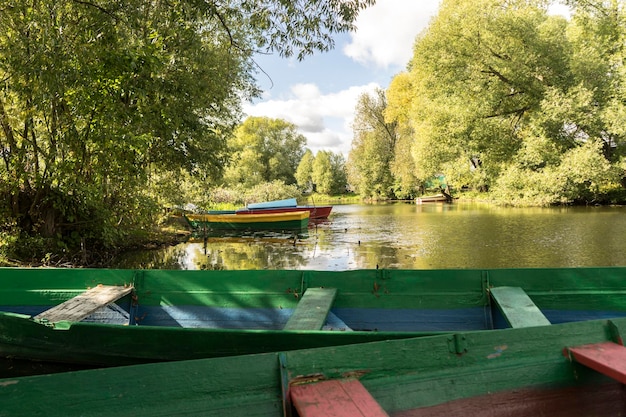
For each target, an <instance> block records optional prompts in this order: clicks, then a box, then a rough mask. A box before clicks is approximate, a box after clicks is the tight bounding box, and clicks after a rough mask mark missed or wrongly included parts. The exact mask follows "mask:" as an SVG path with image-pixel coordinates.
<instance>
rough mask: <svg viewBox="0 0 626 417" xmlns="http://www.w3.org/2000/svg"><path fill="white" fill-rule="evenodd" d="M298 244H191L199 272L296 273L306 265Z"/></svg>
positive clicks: (287, 239) (213, 240)
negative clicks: (291, 271)
mask: <svg viewBox="0 0 626 417" xmlns="http://www.w3.org/2000/svg"><path fill="white" fill-rule="evenodd" d="M299 242H300V240H299V239H297V238H294V237H290V236H286V237H283V238H280V237H275V238H267V237H264V238H248V239H242V238H233V239H227V238H209V239H207V240H206V242H202V243H193V244H190V245H193V247H194V249H195V256H194V263H195V266H196V268H198V269H211V270H215V269H228V270H241V269H298V268H300V267H302V266H303V265H305V264H306V262H307V259H306V258H305V257H304V256H303V255H302V253H301V252H302V250H303V247H302V245H301V244H299Z"/></svg>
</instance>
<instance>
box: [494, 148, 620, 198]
mask: <svg viewBox="0 0 626 417" xmlns="http://www.w3.org/2000/svg"><path fill="white" fill-rule="evenodd" d="M554 155H556V153H555V154H554ZM530 159H531V160H532V158H530ZM546 160H550V158H546ZM526 161H528V159H527V158H522V159H520V160H519V164H517V165H511V166H509V167H508V168H507V170H506V171H505V172H504V173H503V174H502V175H501V176H500V177H499V178H498V181H497V184H496V186H495V187H494V190H493V192H494V196H495V197H497V198H498V199H499V200H500V201H505V202H507V203H509V204H512V205H550V204H568V203H576V202H579V203H585V204H591V203H598V202H602V201H603V200H604V197H603V194H605V193H606V192H608V191H609V190H613V189H616V188H617V187H619V178H620V171H621V170H620V169H617V168H615V167H613V166H611V164H610V163H609V161H607V160H606V158H605V157H604V155H603V147H602V143H601V141H599V140H598V141H589V142H586V143H585V144H583V145H582V146H579V147H576V148H573V149H570V150H568V151H566V152H565V153H563V154H561V155H559V157H558V159H552V161H553V162H552V163H550V164H546V165H543V164H542V165H541V166H537V165H536V164H527V163H525V162H526Z"/></svg>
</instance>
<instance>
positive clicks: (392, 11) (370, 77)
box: [244, 0, 562, 159]
mask: <svg viewBox="0 0 626 417" xmlns="http://www.w3.org/2000/svg"><path fill="white" fill-rule="evenodd" d="M439 4H440V0H377V1H376V4H375V5H374V6H372V7H369V8H367V9H365V10H363V11H361V13H360V14H359V16H358V18H357V20H356V22H355V24H356V27H357V30H356V31H355V32H352V33H347V34H341V35H337V36H336V37H335V48H334V49H333V50H331V51H329V52H325V53H322V52H317V53H315V55H313V56H309V57H307V58H305V59H304V60H303V61H301V62H298V61H297V59H295V58H293V59H291V58H290V59H285V58H280V57H279V56H278V55H271V56H257V57H256V58H255V60H256V62H257V64H258V65H259V68H260V69H261V70H262V72H259V74H258V76H257V80H258V84H259V86H260V88H261V89H262V90H263V95H262V97H261V98H260V99H257V100H255V101H253V102H252V103H246V104H245V105H244V113H245V114H246V115H248V116H264V117H270V118H278V119H284V120H287V121H288V122H291V123H293V124H294V125H296V126H297V127H298V131H299V132H300V133H302V134H303V135H304V136H305V137H306V139H307V145H306V146H307V148H309V149H311V151H313V153H314V154H315V153H317V152H318V151H319V150H328V151H332V152H334V153H341V154H343V155H344V156H345V157H346V159H347V157H348V153H349V152H350V147H351V143H352V127H351V126H352V121H353V119H354V109H355V107H356V104H357V101H358V98H359V96H360V95H361V94H363V93H365V92H373V91H374V90H375V89H376V88H377V87H379V88H383V89H386V88H387V87H388V86H389V83H390V82H391V80H392V78H393V77H394V75H396V74H397V73H399V72H401V71H403V70H404V69H405V68H406V65H407V64H408V62H409V60H410V59H411V56H412V50H413V43H414V41H415V38H416V36H417V35H418V34H419V33H420V32H422V31H423V30H424V29H426V27H427V26H428V24H429V22H430V21H431V19H432V18H434V17H435V16H436V14H437V10H438V8H439ZM561 11H562V10H561V9H560V8H559V9H555V12H561Z"/></svg>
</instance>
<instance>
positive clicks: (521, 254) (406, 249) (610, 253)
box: [115, 203, 626, 270]
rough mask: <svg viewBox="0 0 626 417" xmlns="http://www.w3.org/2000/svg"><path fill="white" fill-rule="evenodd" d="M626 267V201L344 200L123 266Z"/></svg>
mask: <svg viewBox="0 0 626 417" xmlns="http://www.w3.org/2000/svg"><path fill="white" fill-rule="evenodd" d="M614 265H626V207H558V208H502V207H494V206H491V205H485V204H480V203H454V204H443V203H434V204H423V205H416V204H409V203H389V204H376V205H336V206H335V207H334V208H333V212H332V214H331V216H330V218H329V219H328V221H325V222H323V223H320V224H317V225H315V226H311V227H309V229H308V232H307V233H306V234H304V235H302V236H299V237H297V238H294V237H293V236H290V235H281V234H275V235H270V236H263V237H259V236H238V237H209V238H207V239H206V241H205V240H204V239H202V238H199V239H195V240H191V241H190V242H188V243H184V244H180V245H177V246H174V247H170V248H167V249H161V250H155V251H149V252H146V251H144V252H138V253H129V254H126V255H125V256H124V257H123V258H121V259H119V261H118V262H117V264H116V265H115V267H119V268H168V269H230V270H233V269H318V270H346V269H362V268H376V267H379V268H407V269H408V268H417V269H430V268H508V267H573V266H614Z"/></svg>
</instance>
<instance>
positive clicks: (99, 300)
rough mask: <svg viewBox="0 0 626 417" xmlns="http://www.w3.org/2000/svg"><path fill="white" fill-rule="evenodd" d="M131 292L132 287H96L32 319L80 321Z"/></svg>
mask: <svg viewBox="0 0 626 417" xmlns="http://www.w3.org/2000/svg"><path fill="white" fill-rule="evenodd" d="M132 290H133V287H132V286H128V287H126V286H114V285H98V286H97V287H94V288H91V289H89V290H87V291H85V292H84V293H82V294H79V295H77V296H76V297H74V298H71V299H69V300H67V301H65V302H64V303H61V304H59V305H57V306H54V307H52V308H50V309H48V310H46V311H44V312H42V313H40V314H38V315H36V316H35V317H34V318H35V319H36V320H45V321H48V322H53V323H54V322H58V321H61V320H67V321H81V320H82V319H84V318H85V317H87V316H89V315H90V314H92V313H93V312H94V311H96V310H98V309H100V308H102V307H105V306H106V305H108V304H110V303H113V302H115V301H117V300H119V299H120V298H122V297H123V296H125V295H126V294H129V293H130V292H131V291H132Z"/></svg>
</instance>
